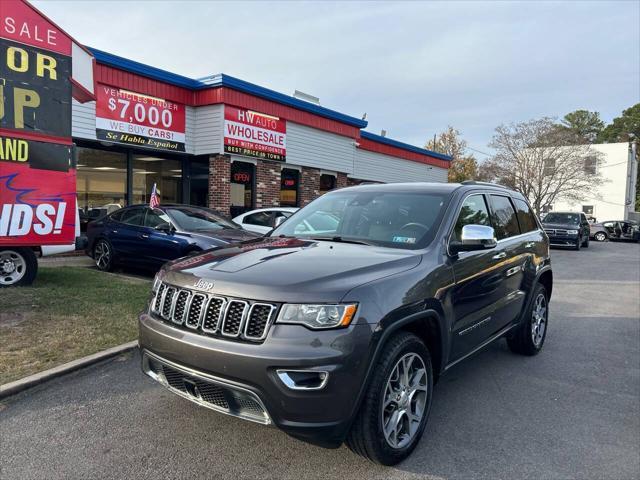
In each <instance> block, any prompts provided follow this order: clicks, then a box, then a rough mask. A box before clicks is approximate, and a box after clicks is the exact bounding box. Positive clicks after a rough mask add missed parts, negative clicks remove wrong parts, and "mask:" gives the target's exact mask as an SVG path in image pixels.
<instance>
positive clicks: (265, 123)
mask: <svg viewBox="0 0 640 480" xmlns="http://www.w3.org/2000/svg"><path fill="white" fill-rule="evenodd" d="M224 151H225V152H226V153H232V154H235V155H244V156H246V157H257V158H264V159H267V160H278V161H284V160H285V159H286V157H287V123H286V121H284V120H280V119H279V118H278V117H272V116H270V115H266V114H263V113H258V112H252V111H251V110H243V109H240V108H235V107H229V106H225V107H224Z"/></svg>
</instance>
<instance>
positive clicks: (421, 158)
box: [358, 137, 450, 168]
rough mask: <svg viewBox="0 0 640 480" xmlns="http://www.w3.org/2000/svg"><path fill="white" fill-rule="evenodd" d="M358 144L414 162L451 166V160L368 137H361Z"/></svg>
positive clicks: (365, 148) (360, 146) (359, 146)
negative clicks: (410, 150) (411, 150)
mask: <svg viewBox="0 0 640 480" xmlns="http://www.w3.org/2000/svg"><path fill="white" fill-rule="evenodd" d="M358 144H359V145H358V148H360V149H362V150H368V151H370V152H375V153H381V154H383V155H389V156H392V157H397V158H404V159H405V160H411V161H412V162H419V163H424V164H427V165H433V166H434V167H440V168H449V165H450V162H447V161H446V160H440V159H439V158H434V157H431V156H429V155H421V154H419V153H415V152H409V151H407V150H402V149H401V148H396V147H392V146H391V145H385V144H383V143H378V142H375V141H373V140H369V139H367V138H362V137H360V139H359V140H358Z"/></svg>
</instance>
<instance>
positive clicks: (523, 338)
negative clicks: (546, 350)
mask: <svg viewBox="0 0 640 480" xmlns="http://www.w3.org/2000/svg"><path fill="white" fill-rule="evenodd" d="M540 302H541V303H542V307H543V308H544V311H541V310H539V307H538V306H539V305H540ZM539 320H540V321H539ZM548 326H549V297H548V295H547V291H546V289H545V288H544V286H543V285H542V284H540V283H539V284H537V285H536V288H535V289H534V290H533V301H532V302H531V305H529V306H528V307H527V311H526V313H525V315H524V318H523V320H522V323H521V324H520V326H519V327H518V328H517V330H516V331H515V332H514V333H513V335H512V336H510V337H507V344H508V345H509V349H511V351H512V352H514V353H518V354H520V355H529V356H532V355H537V354H538V353H540V350H542V346H543V345H544V340H545V338H547V330H548Z"/></svg>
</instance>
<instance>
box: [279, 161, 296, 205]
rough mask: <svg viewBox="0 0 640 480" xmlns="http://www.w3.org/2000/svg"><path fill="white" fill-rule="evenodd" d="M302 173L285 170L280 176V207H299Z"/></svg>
mask: <svg viewBox="0 0 640 480" xmlns="http://www.w3.org/2000/svg"><path fill="white" fill-rule="evenodd" d="M299 183H300V172H299V171H298V170H291V169H288V168H283V169H282V173H281V176H280V205H282V206H286V207H297V206H298V184H299Z"/></svg>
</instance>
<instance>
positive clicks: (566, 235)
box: [542, 212, 591, 250]
mask: <svg viewBox="0 0 640 480" xmlns="http://www.w3.org/2000/svg"><path fill="white" fill-rule="evenodd" d="M542 226H543V228H544V231H545V232H546V233H547V235H548V236H549V242H550V243H551V245H552V246H554V247H573V248H574V249H575V250H580V248H581V247H584V248H589V235H590V231H591V230H590V224H589V220H587V216H586V215H585V214H584V213H582V212H549V213H548V214H547V215H546V216H545V217H544V220H543V221H542Z"/></svg>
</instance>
